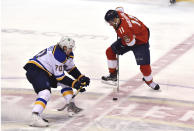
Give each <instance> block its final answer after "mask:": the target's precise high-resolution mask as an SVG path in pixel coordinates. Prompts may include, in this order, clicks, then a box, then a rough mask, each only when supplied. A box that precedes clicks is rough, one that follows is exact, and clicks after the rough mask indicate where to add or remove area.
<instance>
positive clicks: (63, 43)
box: [58, 36, 75, 50]
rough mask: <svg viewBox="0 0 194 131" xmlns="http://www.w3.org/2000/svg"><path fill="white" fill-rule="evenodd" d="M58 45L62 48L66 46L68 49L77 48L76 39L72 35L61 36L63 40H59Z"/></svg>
mask: <svg viewBox="0 0 194 131" xmlns="http://www.w3.org/2000/svg"><path fill="white" fill-rule="evenodd" d="M58 45H59V46H60V48H61V49H62V50H63V47H64V46H66V47H67V49H72V50H73V49H74V48H75V41H74V40H73V39H72V38H70V37H66V36H63V37H61V40H60V41H59V43H58Z"/></svg>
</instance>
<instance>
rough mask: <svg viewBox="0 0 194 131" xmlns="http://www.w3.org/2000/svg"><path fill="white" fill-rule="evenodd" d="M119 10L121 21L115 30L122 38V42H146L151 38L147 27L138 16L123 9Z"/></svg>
mask: <svg viewBox="0 0 194 131" xmlns="http://www.w3.org/2000/svg"><path fill="white" fill-rule="evenodd" d="M117 12H118V15H119V18H120V19H121V23H120V25H119V27H118V28H117V29H115V31H116V33H117V35H118V37H120V38H121V39H122V44H123V45H127V46H133V45H135V44H146V43H147V42H148V39H149V34H148V33H149V32H148V29H147V27H146V26H145V25H144V24H143V23H142V22H141V21H140V20H138V19H137V18H136V17H134V16H131V15H128V14H126V13H124V12H122V11H117Z"/></svg>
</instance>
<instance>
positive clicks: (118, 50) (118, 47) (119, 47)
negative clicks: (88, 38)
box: [111, 39, 127, 55]
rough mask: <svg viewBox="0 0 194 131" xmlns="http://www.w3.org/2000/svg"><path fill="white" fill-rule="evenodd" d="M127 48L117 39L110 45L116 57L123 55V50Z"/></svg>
mask: <svg viewBox="0 0 194 131" xmlns="http://www.w3.org/2000/svg"><path fill="white" fill-rule="evenodd" d="M126 47H127V46H124V45H123V44H122V40H121V39H118V40H117V41H115V42H114V43H113V44H112V45H111V49H112V50H113V52H114V53H115V54H117V55H123V54H124V53H126V52H125V50H126V49H125V48H126Z"/></svg>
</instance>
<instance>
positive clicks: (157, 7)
mask: <svg viewBox="0 0 194 131" xmlns="http://www.w3.org/2000/svg"><path fill="white" fill-rule="evenodd" d="M118 6H122V7H123V8H124V10H125V12H127V13H128V14H131V15H134V16H136V17H137V18H139V19H140V20H141V21H143V22H144V24H146V25H147V26H148V27H149V29H150V31H151V37H150V51H151V63H152V64H153V65H154V66H153V74H154V80H155V81H156V82H158V83H159V84H160V86H161V91H158V92H155V91H153V90H151V89H150V88H149V87H147V86H146V85H145V84H143V82H141V74H140V71H139V67H138V66H137V65H136V62H135V59H134V56H133V53H131V52H130V53H127V54H125V55H123V56H122V57H120V85H121V86H120V90H121V92H120V94H119V100H118V101H117V102H113V101H112V95H113V94H112V90H113V87H112V86H108V85H104V84H102V83H101V81H100V78H101V76H102V75H106V74H108V70H107V62H106V56H105V51H106V48H107V47H108V46H109V45H111V43H113V42H114V41H115V40H116V34H115V32H114V30H113V29H112V27H110V26H109V25H108V24H107V23H105V21H104V15H105V13H106V11H107V10H108V9H114V8H116V7H118ZM1 7H2V8H1V11H2V13H1V14H2V16H1V17H2V19H1V23H2V24H1V25H2V26H1V88H2V90H1V93H2V95H1V99H2V100H1V101H2V104H1V113H2V115H1V123H2V125H1V126H2V130H5V131H11V130H14V131H16V130H18V131H19V130H22V131H23V130H25V131H28V130H33V131H34V130H39V129H37V128H32V127H28V125H27V124H28V122H29V120H30V113H31V109H32V105H33V102H34V100H35V98H36V95H35V93H34V92H33V91H32V86H31V85H30V84H29V83H28V81H27V80H26V78H25V71H24V70H23V68H22V67H23V65H24V64H25V63H26V62H27V61H28V59H29V58H31V57H32V56H33V55H35V54H36V53H38V52H39V51H40V50H42V49H44V48H46V47H48V46H50V45H54V44H56V43H57V42H58V40H59V39H60V36H61V35H68V36H71V37H72V38H74V39H75V41H76V50H75V63H76V65H77V67H78V68H79V69H80V71H81V72H82V73H83V74H86V75H88V76H89V77H90V78H91V85H90V87H88V88H87V92H86V93H83V94H79V95H78V98H77V99H76V101H77V103H78V104H79V106H81V107H83V108H85V111H84V113H85V114H87V117H86V116H85V117H83V118H73V119H69V118H67V116H66V114H65V113H64V112H56V111H54V110H53V109H56V108H57V107H61V106H63V99H62V98H61V96H60V93H59V91H60V88H59V89H57V90H53V94H52V95H53V96H52V98H51V101H50V102H49V104H48V106H47V109H46V110H45V113H44V116H45V117H46V118H48V119H50V121H51V127H49V128H46V129H41V130H45V131H47V130H52V131H53V130H57V131H58V130H71V131H72V130H75V131H77V130H92V131H105V130H106V131H107V130H108V131H109V130H111V131H112V130H113V131H117V130H119V131H127V130H131V131H156V130H157V131H160V130H161V131H164V130H165V131H172V130H173V131H192V130H194V126H193V125H194V95H193V94H194V81H193V78H194V74H193V71H194V62H193V57H194V53H193V52H194V48H193V45H194V40H193V37H194V36H193V35H194V17H193V14H194V3H193V2H177V3H176V4H175V5H172V6H169V3H168V0H149V1H148V0H138V1H136V0H120V1H118V0H106V1H104V0H71V1H67V0H55V1H53V0H28V1H26V0H14V1H13V0H2V1H1ZM189 38H192V39H189ZM189 42H190V44H189V45H190V46H188V47H189V48H186V47H187V46H186V45H185V43H187V44H188V43H189ZM178 45H183V46H182V47H181V46H178ZM175 47H177V48H178V49H177V50H175V49H174V48H175ZM180 47H181V48H180ZM173 50H175V52H181V51H180V50H182V51H183V52H181V53H180V54H181V55H178V53H174V52H173ZM171 52H173V53H171ZM165 55H169V59H162V57H163V56H165ZM171 55H174V56H175V57H172V58H174V59H172V60H171V59H170V56H171ZM165 58H168V57H165ZM157 61H159V63H157ZM165 62H167V65H164V66H162V63H165ZM162 67H163V68H162ZM137 78H138V79H137ZM133 83H138V86H137V87H136V86H135V85H133ZM95 113H96V114H95ZM145 114H147V115H145Z"/></svg>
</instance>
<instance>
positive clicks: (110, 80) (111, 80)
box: [102, 73, 117, 85]
mask: <svg viewBox="0 0 194 131" xmlns="http://www.w3.org/2000/svg"><path fill="white" fill-rule="evenodd" d="M116 81H117V73H110V75H109V76H102V83H104V84H108V85H117V82H116Z"/></svg>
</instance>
